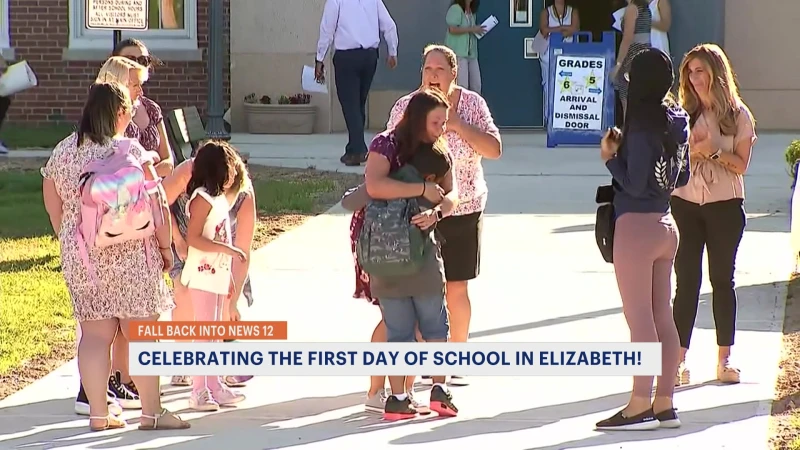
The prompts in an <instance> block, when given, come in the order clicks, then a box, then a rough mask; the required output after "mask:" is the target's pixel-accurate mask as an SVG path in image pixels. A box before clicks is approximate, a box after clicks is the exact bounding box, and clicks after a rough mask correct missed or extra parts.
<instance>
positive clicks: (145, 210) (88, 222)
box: [76, 139, 164, 281]
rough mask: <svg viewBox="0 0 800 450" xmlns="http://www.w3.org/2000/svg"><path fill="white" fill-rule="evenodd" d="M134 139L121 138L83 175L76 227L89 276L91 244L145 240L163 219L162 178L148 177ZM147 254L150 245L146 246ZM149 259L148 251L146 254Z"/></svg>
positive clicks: (89, 165) (112, 243)
mask: <svg viewBox="0 0 800 450" xmlns="http://www.w3.org/2000/svg"><path fill="white" fill-rule="evenodd" d="M132 145H138V144H137V143H134V142H133V140H132V139H122V140H120V141H119V142H118V144H117V145H116V146H115V148H114V152H113V153H111V154H110V155H108V156H106V157H105V158H103V159H99V160H96V161H93V162H91V163H89V164H87V165H86V166H85V167H84V168H83V171H82V174H81V177H80V184H79V189H80V198H81V211H80V215H79V216H78V226H77V229H76V234H77V236H76V237H77V241H78V248H79V251H80V253H81V258H82V259H83V263H84V265H85V266H86V268H87V270H88V272H89V276H90V277H91V278H92V280H93V281H94V280H96V278H95V275H94V270H93V267H92V265H91V263H90V261H89V252H90V250H91V248H92V247H99V248H102V247H108V246H111V245H114V244H119V243H122V242H126V241H130V240H134V239H145V238H147V237H149V236H151V235H153V234H154V233H155V230H156V227H158V226H160V225H161V224H162V223H163V221H164V218H163V217H162V215H161V208H160V206H159V202H158V190H157V189H158V183H159V180H155V181H154V180H147V179H145V172H144V169H143V167H142V164H141V163H140V162H139V159H138V158H137V157H135V156H134V155H133V154H131V151H130V149H131V146H132ZM144 248H145V253H146V254H147V253H148V252H149V250H148V249H149V246H147V245H145V246H144ZM147 256H148V258H147V260H148V261H149V260H150V258H149V254H147Z"/></svg>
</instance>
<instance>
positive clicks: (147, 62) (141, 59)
mask: <svg viewBox="0 0 800 450" xmlns="http://www.w3.org/2000/svg"><path fill="white" fill-rule="evenodd" d="M126 58H128V59H130V60H131V61H136V62H137V63H139V64H141V65H143V66H145V67H150V66H151V65H152V64H153V57H151V56H144V55H142V56H130V55H129V56H126Z"/></svg>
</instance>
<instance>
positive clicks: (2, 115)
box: [0, 97, 11, 127]
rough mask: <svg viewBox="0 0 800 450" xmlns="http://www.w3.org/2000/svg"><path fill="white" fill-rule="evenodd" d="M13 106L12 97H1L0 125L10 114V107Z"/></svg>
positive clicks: (0, 125)
mask: <svg viewBox="0 0 800 450" xmlns="http://www.w3.org/2000/svg"><path fill="white" fill-rule="evenodd" d="M10 107H11V97H0V127H2V126H3V122H4V121H5V120H6V116H7V115H8V108H10Z"/></svg>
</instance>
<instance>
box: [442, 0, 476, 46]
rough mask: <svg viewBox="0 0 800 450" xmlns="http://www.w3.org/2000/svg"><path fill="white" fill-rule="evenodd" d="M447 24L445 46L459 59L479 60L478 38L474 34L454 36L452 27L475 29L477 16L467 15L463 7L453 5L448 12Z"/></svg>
mask: <svg viewBox="0 0 800 450" xmlns="http://www.w3.org/2000/svg"><path fill="white" fill-rule="evenodd" d="M445 21H446V22H447V34H446V35H445V38H444V45H446V46H448V47H450V49H451V50H453V52H455V54H456V56H458V57H459V58H469V59H477V58H478V37H477V36H475V34H474V33H463V34H453V33H451V32H450V27H474V26H476V22H475V15H474V14H466V13H465V12H464V10H463V9H461V6H459V5H453V6H451V7H450V9H448V10H447V16H446V17H445Z"/></svg>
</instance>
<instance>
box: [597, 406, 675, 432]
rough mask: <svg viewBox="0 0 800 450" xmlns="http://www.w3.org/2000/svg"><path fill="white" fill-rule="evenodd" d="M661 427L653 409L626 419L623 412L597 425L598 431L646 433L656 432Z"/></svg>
mask: <svg viewBox="0 0 800 450" xmlns="http://www.w3.org/2000/svg"><path fill="white" fill-rule="evenodd" d="M659 426H660V424H659V421H658V419H656V416H655V414H653V410H652V409H648V410H647V411H645V412H643V413H641V414H637V415H635V416H631V417H626V416H625V414H623V413H622V411H620V412H618V413H616V414H614V415H613V416H611V417H609V418H608V419H606V420H601V421H600V422H597V425H595V429H597V430H606V431H613V430H622V431H644V430H655V429H656V428H658V427H659Z"/></svg>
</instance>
